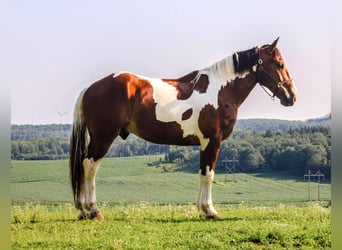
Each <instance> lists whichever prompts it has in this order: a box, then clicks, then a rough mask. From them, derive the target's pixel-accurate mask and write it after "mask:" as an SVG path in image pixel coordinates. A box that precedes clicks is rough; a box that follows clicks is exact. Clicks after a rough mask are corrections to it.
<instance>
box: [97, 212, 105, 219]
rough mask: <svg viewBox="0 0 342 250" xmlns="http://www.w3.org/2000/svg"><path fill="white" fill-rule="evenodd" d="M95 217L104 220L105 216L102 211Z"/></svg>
mask: <svg viewBox="0 0 342 250" xmlns="http://www.w3.org/2000/svg"><path fill="white" fill-rule="evenodd" d="M95 218H96V219H97V220H104V217H103V215H102V213H101V212H100V211H99V212H98V213H97V214H96V216H95Z"/></svg>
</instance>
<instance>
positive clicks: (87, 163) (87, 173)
mask: <svg viewBox="0 0 342 250" xmlns="http://www.w3.org/2000/svg"><path fill="white" fill-rule="evenodd" d="M100 163H101V159H99V160H97V161H94V160H93V158H91V159H88V158H86V159H84V161H83V167H84V187H85V202H84V206H83V210H82V209H81V214H80V215H79V218H80V216H81V217H82V216H83V215H85V217H89V218H91V219H93V218H97V219H99V220H102V219H103V215H102V214H101V212H100V211H99V209H98V208H97V205H96V192H95V176H96V172H97V170H98V168H99V167H100Z"/></svg>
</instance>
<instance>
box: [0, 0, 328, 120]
mask: <svg viewBox="0 0 342 250" xmlns="http://www.w3.org/2000/svg"><path fill="white" fill-rule="evenodd" d="M325 3H326V2H325ZM2 5H3V6H2V9H4V10H5V11H4V15H3V16H2V17H1V19H2V20H1V21H2V22H1V23H2V24H1V25H2V28H1V30H2V31H1V32H2V33H3V35H2V37H5V38H6V39H4V40H3V41H1V47H2V50H3V52H2V56H1V57H2V59H1V61H0V63H1V68H2V71H3V72H4V75H2V76H1V79H2V80H1V81H2V82H4V83H5V84H6V85H8V86H10V89H11V123H12V124H25V123H34V124H47V123H59V122H60V121H61V117H60V115H59V114H58V112H61V113H64V112H69V113H67V114H66V115H64V116H63V122H64V123H71V122H72V112H73V106H74V103H75V101H76V98H77V96H78V94H79V92H80V91H81V90H82V89H83V88H85V87H87V86H89V85H90V84H91V83H92V82H94V81H96V80H99V79H101V78H102V77H104V76H106V75H108V74H110V73H112V72H118V71H121V70H125V71H131V72H134V73H138V74H140V75H146V76H151V77H163V78H173V77H174V78H176V77H179V76H181V75H184V74H186V73H188V72H191V71H193V70H195V69H199V68H203V67H205V66H208V65H210V64H212V63H213V62H215V61H218V60H220V59H221V58H223V57H225V56H228V55H230V54H232V53H233V52H235V51H238V50H244V49H248V48H251V47H254V46H261V45H263V44H266V43H270V42H272V41H273V40H274V39H275V38H276V37H278V36H280V40H279V43H278V47H279V49H280V51H281V52H282V54H283V57H284V59H285V61H286V63H287V65H288V67H289V70H290V73H291V75H292V77H293V78H294V79H295V83H296V85H297V88H298V91H299V98H298V101H297V103H296V104H295V105H294V106H293V107H290V108H286V107H283V106H281V105H280V103H279V101H278V100H276V101H272V100H270V98H269V97H268V96H267V95H266V94H265V93H264V92H263V90H262V89H261V88H260V87H259V86H258V85H257V86H256V87H255V89H254V90H253V91H252V93H251V95H250V96H249V97H248V98H247V100H246V101H245V103H244V104H243V105H242V106H241V108H240V110H239V118H274V119H291V120H303V119H306V118H311V117H317V116H321V115H325V114H327V113H328V112H330V110H331V45H332V42H331V39H332V35H331V29H330V26H331V20H330V14H331V13H330V10H331V6H329V5H328V4H324V2H322V1H286V2H283V3H281V4H278V2H276V1H234V3H233V1H215V0H214V1H181V0H173V1H133V0H128V1H124V0H122V1H66V0H60V1H35V0H32V1H17V0H14V1H7V2H6V3H2ZM57 111H58V112H57Z"/></svg>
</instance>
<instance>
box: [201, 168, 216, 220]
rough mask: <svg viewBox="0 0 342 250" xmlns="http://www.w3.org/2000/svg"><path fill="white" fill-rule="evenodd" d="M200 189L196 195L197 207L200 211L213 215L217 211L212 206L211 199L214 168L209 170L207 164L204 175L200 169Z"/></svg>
mask: <svg viewBox="0 0 342 250" xmlns="http://www.w3.org/2000/svg"><path fill="white" fill-rule="evenodd" d="M199 175H200V191H199V196H198V209H199V211H200V213H202V212H204V213H205V215H206V216H215V215H217V212H216V210H215V208H214V207H213V202H212V199H211V189H212V182H213V179H214V170H211V171H209V166H207V169H206V175H205V176H204V175H202V174H201V170H200V173H199Z"/></svg>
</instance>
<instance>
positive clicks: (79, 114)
mask: <svg viewBox="0 0 342 250" xmlns="http://www.w3.org/2000/svg"><path fill="white" fill-rule="evenodd" d="M84 92H85V90H83V91H82V92H81V94H80V96H79V97H78V99H77V102H76V105H75V110H74V122H73V127H72V134H71V138H70V153H69V168H70V180H71V187H72V192H73V196H74V203H75V207H76V208H79V206H80V204H79V201H80V195H81V192H82V190H83V185H84V169H83V160H84V159H85V157H86V154H87V145H88V142H87V139H88V130H87V126H86V123H85V120H84V116H83V110H82V101H83V95H84Z"/></svg>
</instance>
